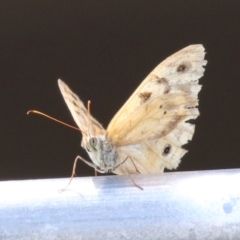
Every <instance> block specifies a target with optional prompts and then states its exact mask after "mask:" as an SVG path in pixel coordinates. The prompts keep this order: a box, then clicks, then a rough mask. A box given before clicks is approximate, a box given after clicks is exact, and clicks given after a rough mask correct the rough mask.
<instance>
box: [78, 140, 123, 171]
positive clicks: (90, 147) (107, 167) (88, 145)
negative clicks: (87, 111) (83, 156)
mask: <svg viewBox="0 0 240 240" xmlns="http://www.w3.org/2000/svg"><path fill="white" fill-rule="evenodd" d="M81 145H82V147H83V148H84V149H85V150H86V151H87V153H88V155H89V157H90V158H91V159H92V161H93V163H94V164H95V165H96V166H97V167H98V168H99V169H100V170H101V171H103V172H106V173H107V172H111V171H112V169H114V167H115V165H116V160H117V156H118V155H117V151H116V148H115V147H114V146H113V145H112V144H111V143H110V141H108V140H107V139H106V137H105V136H88V137H86V138H85V137H83V140H82V144H81Z"/></svg>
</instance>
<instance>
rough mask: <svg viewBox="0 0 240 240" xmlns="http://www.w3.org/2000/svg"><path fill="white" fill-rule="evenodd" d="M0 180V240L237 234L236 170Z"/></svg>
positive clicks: (239, 192)
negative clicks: (63, 189) (139, 187)
mask: <svg viewBox="0 0 240 240" xmlns="http://www.w3.org/2000/svg"><path fill="white" fill-rule="evenodd" d="M132 178H133V179H134V181H135V182H136V183H137V184H138V185H140V186H141V187H143V188H144V190H143V191H142V190H140V189H138V188H136V187H135V186H134V185H133V183H132V181H131V180H130V179H129V177H128V176H101V177H82V178H74V179H73V181H72V183H71V185H70V186H69V187H68V189H67V190H66V191H64V192H61V193H59V192H58V190H59V189H60V188H61V187H64V185H66V184H67V182H68V180H69V179H44V180H22V181H3V182H0V239H7V240H8V239H14V240H15V239H18V240H21V239H26V240H28V239H43V240H44V239H60V240H61V239H64V240H66V239H174V240H176V239H181V240H183V239H189V240H194V239H218V240H220V239H224V240H226V239H240V169H228V170H212V171H193V172H168V173H163V174H151V175H132Z"/></svg>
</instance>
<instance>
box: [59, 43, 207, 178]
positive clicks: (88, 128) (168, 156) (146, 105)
mask: <svg viewBox="0 0 240 240" xmlns="http://www.w3.org/2000/svg"><path fill="white" fill-rule="evenodd" d="M204 56H205V52H204V47H203V46H202V45H201V44H196V45H190V46H188V47H186V48H184V49H182V50H180V51H178V52H176V53H175V54H173V55H172V56H170V57H168V58H167V59H165V60H164V61H163V62H161V63H160V64H159V65H158V66H157V67H156V68H155V69H154V70H153V71H152V72H151V73H150V74H149V75H148V76H147V77H146V78H145V79H144V81H143V82H142V83H141V84H140V86H139V87H138V88H137V89H136V90H135V92H134V93H133V94H132V95H131V97H130V98H129V99H128V100H127V102H126V103H125V104H124V105H123V106H122V108H121V109H120V110H119V111H118V112H117V114H116V115H115V116H114V117H113V119H112V120H111V122H110V123H109V125H108V127H107V129H106V130H105V129H104V128H103V127H102V125H101V124H100V123H99V122H98V121H97V120H96V119H95V118H93V117H92V116H91V115H90V113H89V111H88V110H87V109H86V108H85V106H84V104H83V102H82V101H81V100H80V99H79V97H78V96H77V95H76V94H75V93H73V92H72V91H71V90H70V88H69V87H68V86H67V85H66V84H65V83H64V82H63V81H62V80H58V85H59V88H60V90H61V93H62V95H63V98H64V100H65V102H66V104H67V106H68V108H69V110H70V112H71V114H72V116H73V118H74V120H75V122H76V124H77V126H78V127H79V129H80V131H81V132H82V142H81V146H82V147H83V148H84V149H85V150H86V151H87V153H88V155H89V156H90V158H91V160H92V162H89V161H87V160H85V159H83V158H81V157H80V156H78V157H77V158H76V160H78V159H81V160H83V161H84V162H85V163H87V164H88V165H89V166H91V167H93V168H94V169H95V170H97V171H98V172H101V173H107V172H113V173H116V174H121V175H122V174H128V175H129V174H135V173H141V174H142V173H160V172H163V170H164V168H167V169H175V168H177V167H178V165H179V163H180V161H181V158H182V156H183V155H184V154H185V153H186V152H187V151H186V150H185V149H184V148H182V145H184V144H186V143H187V142H188V141H189V140H191V139H192V136H193V133H194V128H195V127H194V125H192V124H190V123H188V122H186V121H188V120H190V119H195V118H197V117H198V115H199V111H198V109H197V106H198V92H199V91H200V89H201V85H199V84H198V80H199V78H201V77H202V76H203V74H204V70H205V69H204V68H203V66H205V65H206V64H207V61H206V60H204ZM75 163H76V162H75Z"/></svg>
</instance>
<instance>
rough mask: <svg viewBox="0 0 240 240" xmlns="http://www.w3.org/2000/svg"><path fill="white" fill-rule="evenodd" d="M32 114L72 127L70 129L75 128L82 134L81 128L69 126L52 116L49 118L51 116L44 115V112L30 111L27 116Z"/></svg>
mask: <svg viewBox="0 0 240 240" xmlns="http://www.w3.org/2000/svg"><path fill="white" fill-rule="evenodd" d="M30 113H34V114H39V115H41V116H44V117H46V118H48V119H51V120H53V121H55V122H57V123H60V124H63V125H65V126H67V127H70V128H73V129H75V130H77V131H80V132H82V131H81V130H80V129H79V128H76V127H73V126H71V125H69V124H67V123H65V122H62V121H60V120H58V119H56V118H54V117H51V116H49V115H47V114H45V113H42V112H39V111H36V110H29V111H28V112H27V114H30Z"/></svg>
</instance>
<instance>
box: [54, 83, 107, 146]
mask: <svg viewBox="0 0 240 240" xmlns="http://www.w3.org/2000/svg"><path fill="white" fill-rule="evenodd" d="M58 86H59V88H60V91H61V93H62V95H63V98H64V100H65V102H66V104H67V106H68V109H69V110H70V112H71V114H72V116H73V119H74V121H75V122H76V124H77V126H78V127H79V129H80V130H81V132H82V133H83V141H85V140H86V137H87V136H89V135H91V136H99V135H103V136H104V135H105V129H104V128H103V127H102V126H101V124H100V123H99V122H98V121H97V120H96V119H95V118H93V117H92V116H91V115H90V113H88V111H87V109H86V108H85V106H84V104H83V102H82V101H81V100H80V99H79V97H78V96H77V95H76V94H75V93H73V92H72V91H71V89H70V88H69V87H68V86H67V85H66V84H65V83H64V82H63V81H62V80H60V79H59V80H58ZM84 146H85V145H84Z"/></svg>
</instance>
